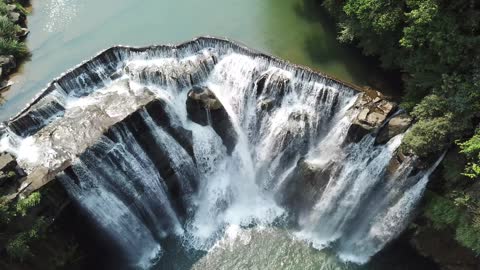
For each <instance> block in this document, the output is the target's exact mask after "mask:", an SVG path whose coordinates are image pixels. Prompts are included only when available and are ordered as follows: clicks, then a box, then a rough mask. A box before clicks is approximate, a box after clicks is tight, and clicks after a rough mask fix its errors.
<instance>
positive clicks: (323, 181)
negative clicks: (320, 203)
mask: <svg viewBox="0 0 480 270" xmlns="http://www.w3.org/2000/svg"><path fill="white" fill-rule="evenodd" d="M332 173H333V172H332V170H331V167H330V166H326V167H321V166H318V165H316V164H314V163H311V162H309V161H308V160H306V159H304V158H302V159H300V160H299V161H298V162H297V166H296V167H295V169H294V170H293V171H292V172H291V173H290V175H289V176H287V178H286V179H285V181H284V182H283V184H282V186H281V187H280V190H279V191H278V192H277V193H276V194H277V196H276V200H277V201H278V202H279V203H280V204H281V205H283V206H285V207H286V208H287V209H288V210H289V212H290V213H291V215H301V214H302V212H308V210H309V209H311V207H313V204H314V203H315V202H316V201H317V200H318V199H319V197H320V196H321V195H322V192H323V190H324V189H325V187H326V185H327V184H328V181H329V179H330V177H331V174H332Z"/></svg>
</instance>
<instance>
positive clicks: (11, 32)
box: [0, 16, 20, 40]
mask: <svg viewBox="0 0 480 270" xmlns="http://www.w3.org/2000/svg"><path fill="white" fill-rule="evenodd" d="M18 32H20V26H18V25H16V24H14V23H13V22H11V21H10V20H9V19H8V18H7V17H5V16H0V37H1V38H4V39H6V40H14V39H15V38H16V37H17V33H18Z"/></svg>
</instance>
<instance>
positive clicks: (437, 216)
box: [424, 195, 462, 229]
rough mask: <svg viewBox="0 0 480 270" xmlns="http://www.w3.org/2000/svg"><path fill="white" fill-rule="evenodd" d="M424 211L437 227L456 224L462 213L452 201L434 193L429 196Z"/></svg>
mask: <svg viewBox="0 0 480 270" xmlns="http://www.w3.org/2000/svg"><path fill="white" fill-rule="evenodd" d="M424 211H425V216H426V217H428V219H430V220H431V221H432V222H433V226H434V227H435V228H437V229H442V228H445V227H446V226H448V225H454V224H456V223H457V221H458V220H459V218H460V217H461V215H462V213H461V211H459V209H458V207H457V206H456V205H455V204H454V203H453V202H451V201H450V200H448V199H445V198H443V197H440V196H436V195H430V196H429V198H428V203H427V205H426V206H425V208H424Z"/></svg>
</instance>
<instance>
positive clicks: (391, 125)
mask: <svg viewBox="0 0 480 270" xmlns="http://www.w3.org/2000/svg"><path fill="white" fill-rule="evenodd" d="M411 124H412V118H411V117H410V116H408V114H406V113H401V114H399V115H396V116H394V117H392V118H391V119H390V120H389V121H388V123H387V124H386V125H384V126H382V128H381V129H380V131H379V132H378V135H377V138H376V139H375V143H377V144H384V143H386V142H388V141H389V140H390V139H391V138H393V137H395V136H396V135H398V134H402V133H403V132H405V131H407V129H408V128H409V127H410V125H411Z"/></svg>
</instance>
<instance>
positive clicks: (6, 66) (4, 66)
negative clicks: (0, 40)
mask: <svg viewBox="0 0 480 270" xmlns="http://www.w3.org/2000/svg"><path fill="white" fill-rule="evenodd" d="M16 67H17V63H16V62H15V58H14V57H13V56H12V55H0V78H4V77H5V76H7V75H9V74H10V73H11V72H12V71H13V70H14V69H15V68H16Z"/></svg>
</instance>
